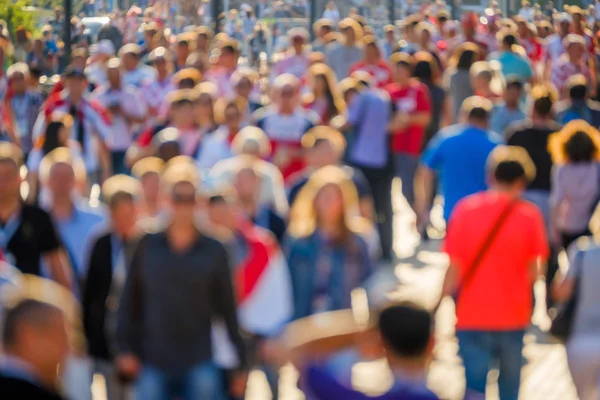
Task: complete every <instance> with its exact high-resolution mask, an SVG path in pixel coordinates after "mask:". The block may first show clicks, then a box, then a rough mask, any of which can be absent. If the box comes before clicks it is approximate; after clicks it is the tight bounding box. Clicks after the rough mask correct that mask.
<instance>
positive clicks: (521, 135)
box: [507, 121, 560, 191]
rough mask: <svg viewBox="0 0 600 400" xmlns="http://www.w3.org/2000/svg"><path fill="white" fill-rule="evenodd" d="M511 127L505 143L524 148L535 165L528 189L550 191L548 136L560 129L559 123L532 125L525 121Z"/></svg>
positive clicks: (550, 161)
mask: <svg viewBox="0 0 600 400" xmlns="http://www.w3.org/2000/svg"><path fill="white" fill-rule="evenodd" d="M511 128H512V129H511V131H510V132H509V133H508V135H509V137H508V143H507V144H508V145H509V146H519V147H522V148H524V149H525V150H526V151H527V153H528V154H529V157H531V160H532V161H533V164H534V165H535V169H536V174H535V179H534V180H533V181H532V182H531V184H530V185H529V189H537V190H546V191H550V174H551V172H552V158H551V157H550V153H549V152H548V138H549V137H550V135H551V134H552V133H554V132H557V131H559V130H560V125H559V124H557V123H550V124H547V125H545V126H534V125H533V124H532V123H531V121H525V122H523V123H519V124H516V125H513V126H511ZM511 132H512V133H511Z"/></svg>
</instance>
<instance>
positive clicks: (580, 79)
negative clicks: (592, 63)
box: [566, 74, 587, 89]
mask: <svg viewBox="0 0 600 400" xmlns="http://www.w3.org/2000/svg"><path fill="white" fill-rule="evenodd" d="M576 86H587V78H586V77H585V75H582V74H576V75H572V76H570V77H569V79H567V82H566V87H567V88H568V89H572V88H574V87H576Z"/></svg>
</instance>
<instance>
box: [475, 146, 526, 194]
mask: <svg viewBox="0 0 600 400" xmlns="http://www.w3.org/2000/svg"><path fill="white" fill-rule="evenodd" d="M487 168H488V171H489V173H490V175H493V176H494V179H495V180H496V182H498V183H504V184H509V185H510V184H513V183H516V182H517V181H519V180H524V181H525V182H531V181H533V179H535V173H536V171H535V165H534V164H533V161H531V158H530V157H529V154H528V153H527V151H526V150H525V149H523V148H522V147H518V146H498V147H497V148H495V149H494V150H493V151H492V153H491V154H490V155H489V157H488V161H487Z"/></svg>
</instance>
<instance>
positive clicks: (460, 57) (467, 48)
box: [450, 42, 480, 71]
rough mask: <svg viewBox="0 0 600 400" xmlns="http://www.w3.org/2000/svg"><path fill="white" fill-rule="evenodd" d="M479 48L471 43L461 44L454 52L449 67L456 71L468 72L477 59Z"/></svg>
mask: <svg viewBox="0 0 600 400" xmlns="http://www.w3.org/2000/svg"><path fill="white" fill-rule="evenodd" d="M479 53H480V51H479V47H477V45H475V44H473V43H469V42H467V43H463V44H461V45H460V46H458V47H457V48H456V50H454V54H453V55H452V58H451V59H450V65H454V66H455V67H456V69H458V70H467V71H468V70H470V69H471V66H472V65H473V64H474V63H475V62H476V61H477V60H478V59H479V55H480V54H479Z"/></svg>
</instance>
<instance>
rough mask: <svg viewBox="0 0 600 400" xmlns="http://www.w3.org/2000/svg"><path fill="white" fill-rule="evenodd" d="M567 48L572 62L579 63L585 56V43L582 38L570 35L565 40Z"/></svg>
mask: <svg viewBox="0 0 600 400" xmlns="http://www.w3.org/2000/svg"><path fill="white" fill-rule="evenodd" d="M565 48H566V49H567V54H568V55H569V59H570V60H571V61H579V60H581V59H582V58H583V55H584V54H585V41H584V39H583V38H582V37H581V36H578V35H576V34H569V35H568V36H567V38H566V39H565Z"/></svg>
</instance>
